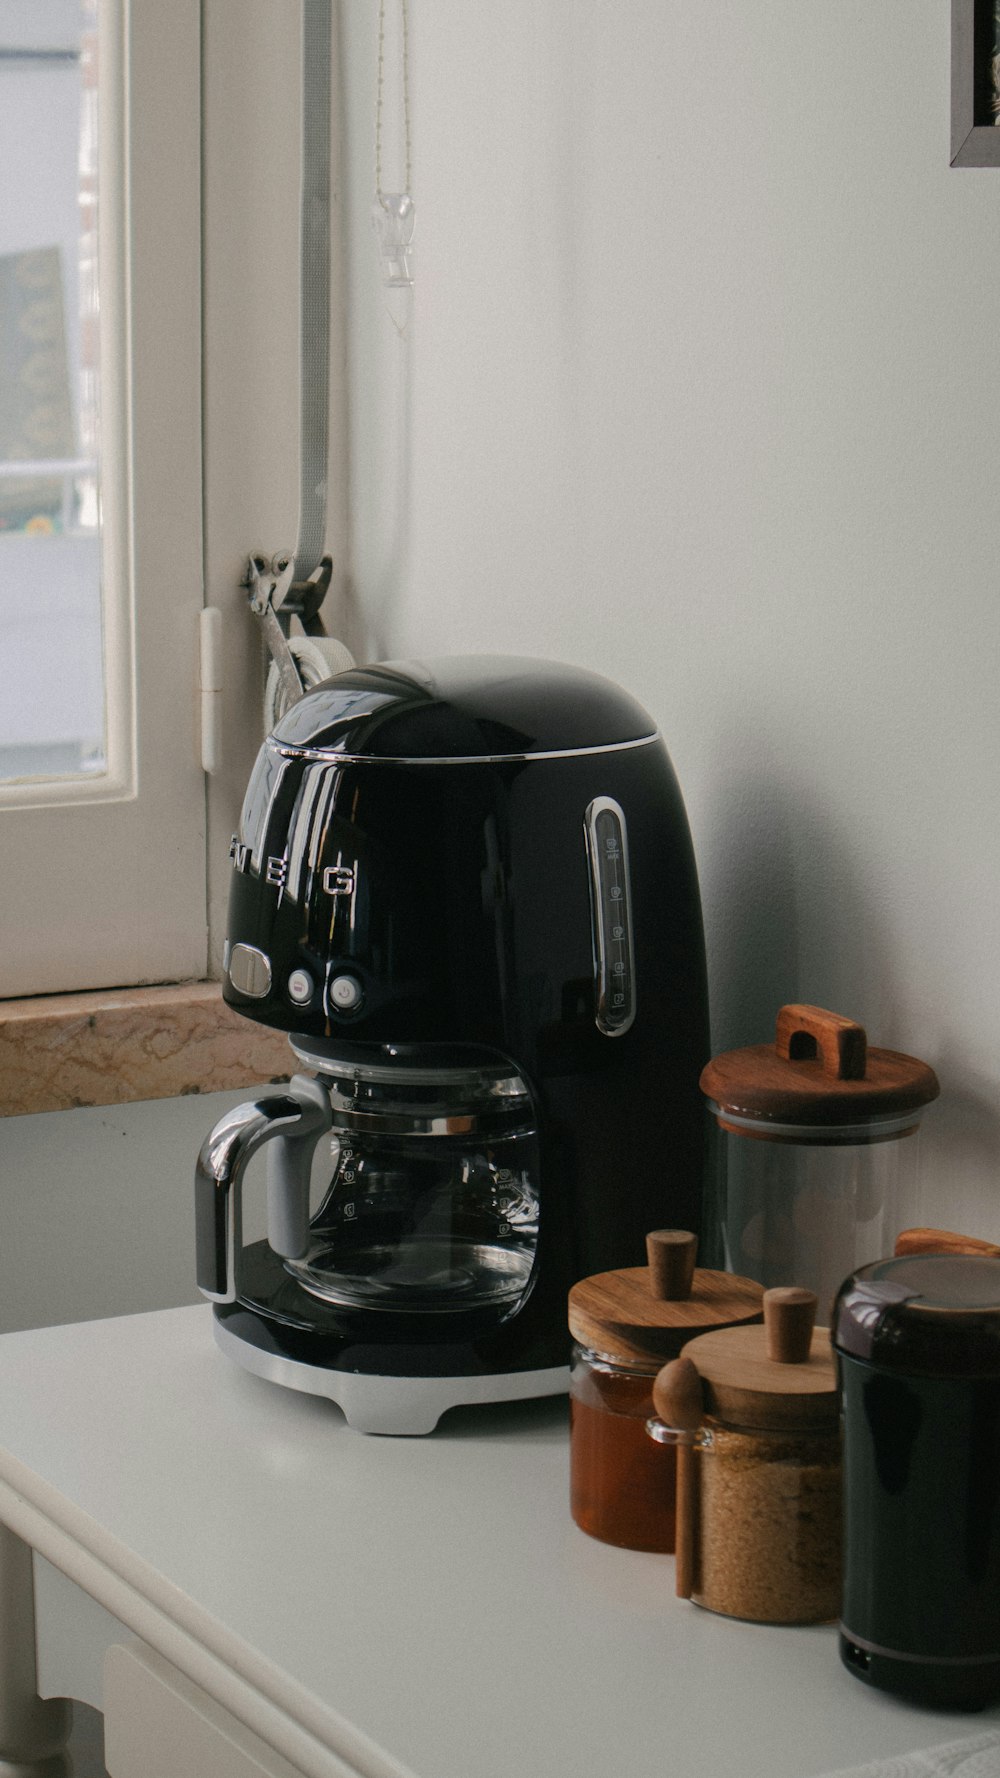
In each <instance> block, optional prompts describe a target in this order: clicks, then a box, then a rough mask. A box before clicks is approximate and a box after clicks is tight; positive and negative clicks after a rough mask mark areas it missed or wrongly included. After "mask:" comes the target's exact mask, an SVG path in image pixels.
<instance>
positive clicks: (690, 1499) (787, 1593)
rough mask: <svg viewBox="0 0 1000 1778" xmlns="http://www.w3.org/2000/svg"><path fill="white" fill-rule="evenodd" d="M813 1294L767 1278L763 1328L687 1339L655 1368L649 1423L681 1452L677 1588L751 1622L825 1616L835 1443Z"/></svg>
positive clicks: (831, 1392)
mask: <svg viewBox="0 0 1000 1778" xmlns="http://www.w3.org/2000/svg"><path fill="white" fill-rule="evenodd" d="M815 1311H816V1298H815V1295H814V1294H813V1292H811V1291H806V1290H797V1289H777V1290H770V1291H768V1292H767V1293H766V1295H765V1297H764V1315H765V1326H764V1327H762V1328H761V1327H751V1328H745V1329H738V1330H735V1329H734V1330H732V1331H730V1332H728V1333H722V1334H710V1335H708V1336H707V1337H705V1338H702V1339H696V1340H692V1341H691V1342H690V1343H689V1344H688V1345H687V1346H685V1348H684V1352H683V1354H682V1356H681V1357H680V1358H679V1359H678V1360H676V1361H675V1362H674V1363H672V1364H670V1365H668V1366H666V1368H665V1369H664V1370H663V1371H662V1372H661V1374H660V1375H659V1376H658V1377H657V1379H656V1384H655V1386H654V1390H653V1400H654V1403H655V1406H656V1410H657V1414H658V1416H659V1419H658V1420H652V1421H651V1422H650V1426H649V1432H650V1435H651V1438H652V1440H653V1441H654V1442H655V1443H657V1445H658V1446H659V1448H664V1446H666V1447H668V1448H669V1447H670V1446H673V1447H674V1448H675V1449H676V1451H677V1454H678V1490H677V1493H678V1498H677V1592H678V1593H679V1594H680V1595H681V1596H682V1597H684V1598H690V1599H693V1600H694V1602H695V1604H697V1605H703V1606H704V1607H705V1608H706V1609H707V1610H708V1611H717V1612H720V1613H721V1614H722V1615H723V1616H725V1617H736V1618H748V1619H751V1620H752V1621H753V1622H755V1623H767V1624H806V1623H820V1622H823V1621H824V1620H825V1619H827V1618H833V1617H836V1616H837V1614H838V1611H839V1606H840V1578H841V1451H840V1430H839V1409H838V1397H837V1381H836V1372H835V1367H834V1360H833V1353H832V1351H831V1347H830V1335H829V1331H828V1330H827V1329H826V1328H814V1327H813V1321H814V1319H815Z"/></svg>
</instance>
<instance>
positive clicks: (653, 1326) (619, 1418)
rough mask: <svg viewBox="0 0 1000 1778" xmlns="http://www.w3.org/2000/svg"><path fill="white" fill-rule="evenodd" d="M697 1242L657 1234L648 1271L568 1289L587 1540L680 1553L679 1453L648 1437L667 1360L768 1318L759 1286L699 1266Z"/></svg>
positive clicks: (579, 1504) (576, 1470)
mask: <svg viewBox="0 0 1000 1778" xmlns="http://www.w3.org/2000/svg"><path fill="white" fill-rule="evenodd" d="M696 1245H697V1243H696V1240H695V1237H694V1235H692V1234H689V1233H688V1232H687V1231H684V1230H673V1229H660V1230H657V1231H656V1232H655V1233H653V1234H651V1235H650V1236H649V1237H648V1238H647V1252H648V1257H649V1265H648V1266H633V1267H629V1268H627V1269H625V1270H623V1271H618V1272H601V1273H597V1274H595V1275H594V1276H593V1277H591V1278H584V1279H582V1280H581V1281H580V1283H578V1284H575V1285H574V1286H573V1288H572V1290H571V1291H570V1297H569V1326H570V1332H571V1333H572V1334H573V1337H574V1340H575V1341H576V1344H575V1345H574V1348H573V1363H572V1370H571V1372H570V1510H571V1512H572V1515H573V1518H574V1519H575V1521H576V1523H577V1524H578V1525H579V1526H580V1527H581V1529H582V1530H584V1531H586V1532H588V1533H589V1534H590V1536H591V1537H597V1538H600V1540H601V1541H602V1542H603V1543H613V1544H617V1545H618V1546H619V1547H621V1548H624V1549H631V1550H654V1551H661V1552H664V1551H670V1550H672V1549H673V1547H674V1485H675V1472H676V1462H675V1457H674V1452H673V1450H672V1449H671V1448H669V1447H667V1446H658V1445H656V1444H654V1443H653V1441H652V1440H651V1439H650V1438H649V1437H648V1436H647V1433H646V1423H647V1421H648V1420H649V1417H650V1415H651V1414H652V1412H653V1393H652V1392H653V1382H654V1379H655V1377H656V1375H657V1372H658V1371H659V1370H660V1368H661V1367H662V1365H663V1361H664V1359H665V1358H668V1357H670V1356H671V1355H672V1354H676V1353H678V1352H679V1351H680V1349H681V1347H682V1345H683V1344H684V1342H685V1341H686V1340H688V1339H690V1337H691V1335H692V1333H698V1332H701V1331H703V1330H704V1331H707V1330H708V1329H710V1328H713V1327H714V1328H718V1327H725V1326H730V1325H731V1324H732V1323H734V1322H740V1321H759V1320H760V1317H761V1313H762V1310H761V1300H762V1297H763V1291H762V1289H761V1287H760V1285H758V1284H755V1283H753V1282H752V1281H751V1280H750V1279H748V1278H735V1277H731V1276H729V1275H728V1274H726V1273H723V1272H712V1271H707V1270H703V1269H701V1268H697V1269H696V1268H695V1265H694V1260H695V1250H696Z"/></svg>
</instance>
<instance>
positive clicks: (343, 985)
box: [327, 975, 362, 1012]
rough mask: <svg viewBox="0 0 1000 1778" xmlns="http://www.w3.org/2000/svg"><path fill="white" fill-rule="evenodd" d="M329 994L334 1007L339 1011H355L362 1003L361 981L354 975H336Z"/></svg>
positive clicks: (331, 1004)
mask: <svg viewBox="0 0 1000 1778" xmlns="http://www.w3.org/2000/svg"><path fill="white" fill-rule="evenodd" d="M327 995H328V998H329V1001H330V1006H331V1008H332V1009H335V1010H336V1011H337V1012H353V1011H354V1009H355V1007H356V1006H360V1005H361V1001H362V988H361V983H360V982H359V981H358V978H357V976H354V975H335V976H334V978H333V981H332V982H331V983H330V986H329V989H328V990H327Z"/></svg>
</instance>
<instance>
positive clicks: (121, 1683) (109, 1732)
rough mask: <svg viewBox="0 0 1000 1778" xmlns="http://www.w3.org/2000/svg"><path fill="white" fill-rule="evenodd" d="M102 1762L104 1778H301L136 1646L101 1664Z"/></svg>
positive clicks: (122, 1646)
mask: <svg viewBox="0 0 1000 1778" xmlns="http://www.w3.org/2000/svg"><path fill="white" fill-rule="evenodd" d="M104 1762H105V1765H106V1766H107V1770H108V1775H109V1778H302V1775H301V1773H300V1772H298V1771H297V1769H296V1768H295V1767H294V1766H290V1765H289V1764H288V1762H287V1760H284V1759H282V1757H281V1755H280V1754H278V1753H275V1752H274V1751H273V1749H272V1748H270V1747H268V1746H267V1744H266V1743H265V1742H264V1741H261V1740H260V1738H259V1737H258V1736H257V1735H255V1734H253V1733H252V1732H251V1731H250V1730H249V1729H247V1728H245V1727H244V1725H243V1724H242V1723H241V1722H238V1721H237V1719H236V1717H235V1716H232V1715H231V1714H230V1713H229V1711H228V1710H224V1709H223V1708H222V1706H221V1705H220V1704H216V1703H215V1701H214V1699H212V1698H210V1697H209V1696H208V1694H207V1693H206V1692H203V1691H202V1690H201V1688H200V1686H197V1685H193V1684H192V1682H191V1680H190V1679H186V1678H185V1677H184V1675H183V1674H182V1673H179V1672H178V1671H177V1669H176V1667H172V1666H171V1665H170V1662H169V1661H165V1660H164V1659H163V1657H162V1656H161V1655H158V1654H155V1653H154V1652H153V1650H152V1649H149V1648H147V1647H146V1646H145V1644H144V1643H141V1642H127V1643H115V1644H114V1645H113V1646H112V1647H111V1648H109V1649H108V1651H107V1654H106V1656H105V1659H104Z"/></svg>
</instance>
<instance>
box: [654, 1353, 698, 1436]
mask: <svg viewBox="0 0 1000 1778" xmlns="http://www.w3.org/2000/svg"><path fill="white" fill-rule="evenodd" d="M653 1406H654V1408H655V1409H656V1412H657V1413H658V1414H659V1416H660V1419H661V1420H662V1421H664V1423H665V1424H666V1425H667V1426H674V1427H676V1428H677V1430H678V1432H697V1430H698V1427H699V1426H700V1425H701V1422H702V1416H703V1415H704V1412H705V1397H704V1391H703V1389H702V1386H701V1374H700V1372H699V1370H698V1367H697V1365H695V1364H692V1363H691V1360H690V1358H672V1359H671V1361H670V1363H669V1364H665V1365H664V1367H663V1369H662V1371H660V1372H659V1374H658V1376H657V1378H656V1381H655V1383H654V1384H653Z"/></svg>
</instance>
